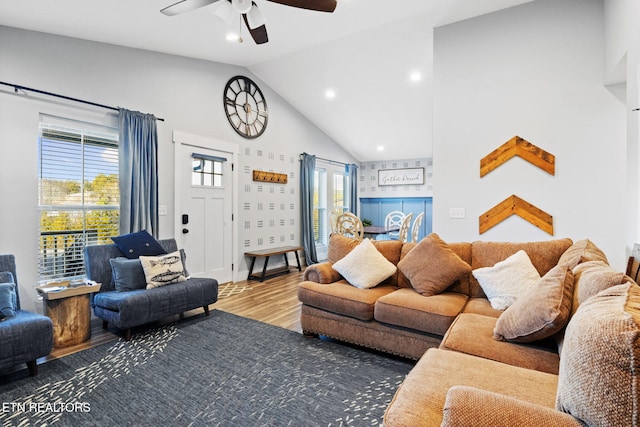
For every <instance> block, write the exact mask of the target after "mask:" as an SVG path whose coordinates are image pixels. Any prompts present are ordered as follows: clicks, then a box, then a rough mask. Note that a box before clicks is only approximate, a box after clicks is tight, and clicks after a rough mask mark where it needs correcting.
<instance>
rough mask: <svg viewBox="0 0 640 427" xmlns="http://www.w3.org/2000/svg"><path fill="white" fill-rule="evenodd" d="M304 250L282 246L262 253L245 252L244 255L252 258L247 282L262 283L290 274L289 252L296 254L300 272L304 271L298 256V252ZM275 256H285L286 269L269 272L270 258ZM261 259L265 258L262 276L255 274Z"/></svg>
mask: <svg viewBox="0 0 640 427" xmlns="http://www.w3.org/2000/svg"><path fill="white" fill-rule="evenodd" d="M301 250H302V246H282V247H279V248H272V249H263V250H260V251H251V252H245V253H244V255H245V256H248V257H251V258H252V259H251V267H250V268H249V276H247V280H251V279H256V280H260V281H261V282H262V281H264V279H268V278H270V277H275V276H279V275H281V274H288V273H289V258H288V257H287V253H288V252H293V253H294V254H296V261H297V262H298V271H302V266H301V265H300V257H299V256H298V251H301ZM274 255H284V262H285V266H284V267H279V268H274V269H272V270H270V271H267V264H268V263H269V257H271V256H274ZM258 257H261V258H264V266H263V267H262V274H261V275H260V276H258V275H256V274H253V266H254V265H255V263H256V258H258Z"/></svg>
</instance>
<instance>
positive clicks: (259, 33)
mask: <svg viewBox="0 0 640 427" xmlns="http://www.w3.org/2000/svg"><path fill="white" fill-rule="evenodd" d="M242 19H244V24H245V25H246V26H247V28H248V29H249V34H251V37H253V41H254V42H256V44H263V43H266V42H268V41H269V36H267V27H266V26H265V25H264V24H262V25H261V26H259V27H257V28H251V27H249V20H248V19H247V14H246V13H243V14H242Z"/></svg>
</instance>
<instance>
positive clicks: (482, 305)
mask: <svg viewBox="0 0 640 427" xmlns="http://www.w3.org/2000/svg"><path fill="white" fill-rule="evenodd" d="M463 313H471V314H480V315H482V316H489V317H495V318H496V319H497V318H498V317H500V315H501V314H502V313H504V310H496V309H495V308H493V307H491V303H490V302H489V300H488V299H486V298H469V301H467V305H465V306H464V310H463Z"/></svg>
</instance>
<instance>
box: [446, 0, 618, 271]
mask: <svg viewBox="0 0 640 427" xmlns="http://www.w3.org/2000/svg"><path fill="white" fill-rule="evenodd" d="M603 26H604V17H603V2H602V0H538V1H535V2H532V3H528V4H525V5H521V6H517V7H514V8H511V9H507V10H504V11H500V12H496V13H493V14H489V15H485V16H481V17H478V18H475V19H471V20H467V21H463V22H460V23H456V24H452V25H448V26H444V27H441V28H437V29H436V30H435V36H434V43H435V53H434V92H435V95H434V150H433V159H434V172H433V174H434V219H433V225H434V231H435V232H437V233H439V234H440V235H441V236H442V237H443V238H444V239H445V240H449V241H471V240H476V239H477V240H502V241H522V240H546V239H551V238H559V237H570V238H572V239H574V240H579V239H582V238H587V237H588V238H590V239H591V240H592V241H594V242H595V243H596V244H597V245H598V246H600V247H601V248H602V249H603V250H604V251H605V253H606V254H607V256H608V257H609V259H610V262H611V264H612V265H613V266H614V267H616V268H619V269H624V267H625V263H626V250H625V242H626V236H625V219H626V212H625V211H626V195H627V192H626V157H625V156H626V153H627V146H626V136H625V128H626V112H625V106H624V105H623V104H622V103H621V102H620V101H619V100H618V99H617V98H616V97H615V96H614V95H612V93H611V92H609V91H608V90H607V89H606V88H605V87H604V76H603V75H604V40H603V39H604V28H603ZM514 135H518V136H520V137H522V138H525V139H527V140H528V141H530V142H532V143H533V144H535V145H537V146H539V147H540V148H542V149H544V150H546V151H548V152H551V153H552V154H554V155H555V158H556V173H555V176H551V175H549V174H547V173H546V172H544V171H542V170H540V169H538V168H536V167H534V166H532V165H530V164H528V163H526V162H524V161H523V160H521V159H520V158H515V159H512V160H510V161H509V162H507V163H506V164H504V165H503V166H502V167H500V168H498V169H496V170H494V171H493V172H491V173H489V174H488V175H486V176H485V177H483V178H480V173H479V169H480V159H481V158H482V157H484V156H485V155H487V154H489V153H490V152H491V151H493V150H494V149H495V148H497V147H499V146H500V145H501V144H503V143H504V142H506V141H507V140H509V139H510V138H511V137H513V136H514ZM511 194H516V195H518V196H519V197H521V198H523V199H525V200H527V201H529V202H530V203H532V204H534V205H535V206H537V207H539V208H540V209H542V210H544V211H546V212H548V213H549V214H551V215H553V221H554V227H555V235H554V236H550V235H549V234H547V233H545V232H544V231H542V230H540V229H538V228H536V227H535V226H533V225H531V224H530V223H528V222H526V221H524V220H523V219H521V218H520V217H516V216H512V217H510V218H509V219H507V220H506V221H504V222H502V223H500V224H498V225H497V226H495V227H494V228H492V229H490V230H489V231H487V232H486V233H484V234H480V233H479V230H478V217H479V216H480V215H481V214H482V213H484V212H485V211H487V210H488V209H490V208H491V207H493V206H494V205H495V204H497V203H499V202H501V201H502V200H504V199H505V198H507V197H508V196H510V195H511ZM451 207H464V208H466V218H464V219H451V218H449V216H448V213H449V208H451Z"/></svg>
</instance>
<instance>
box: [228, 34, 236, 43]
mask: <svg viewBox="0 0 640 427" xmlns="http://www.w3.org/2000/svg"><path fill="white" fill-rule="evenodd" d="M226 38H227V41H230V42H237V41H238V35H237V34H236V33H227V37H226Z"/></svg>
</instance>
